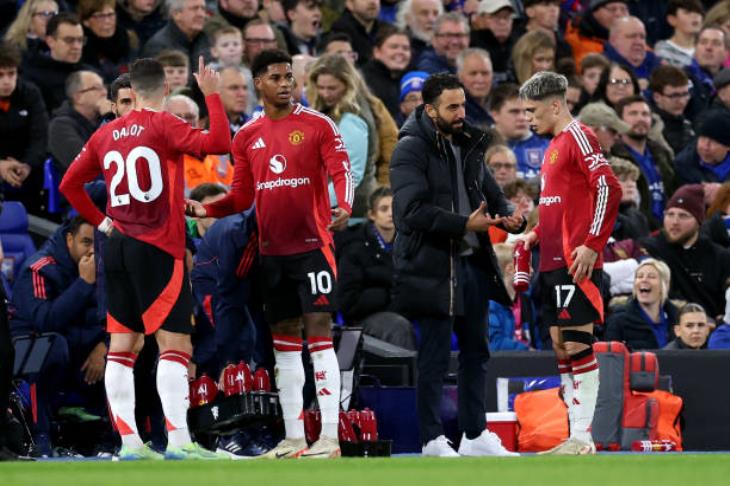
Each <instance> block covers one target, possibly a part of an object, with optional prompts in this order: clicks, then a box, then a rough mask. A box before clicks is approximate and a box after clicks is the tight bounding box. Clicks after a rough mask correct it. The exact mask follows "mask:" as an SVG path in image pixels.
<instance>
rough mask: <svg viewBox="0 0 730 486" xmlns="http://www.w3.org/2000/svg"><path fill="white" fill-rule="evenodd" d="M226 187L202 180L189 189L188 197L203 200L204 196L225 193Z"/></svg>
mask: <svg viewBox="0 0 730 486" xmlns="http://www.w3.org/2000/svg"><path fill="white" fill-rule="evenodd" d="M227 192H228V191H226V188H225V187H223V186H221V185H220V184H213V183H212V182H203V183H202V184H198V185H197V186H195V187H194V188H193V190H192V191H190V199H192V200H193V201H198V202H203V199H205V198H206V197H211V196H217V195H218V194H226V193H227Z"/></svg>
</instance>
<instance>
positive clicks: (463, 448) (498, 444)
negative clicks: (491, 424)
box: [459, 429, 520, 457]
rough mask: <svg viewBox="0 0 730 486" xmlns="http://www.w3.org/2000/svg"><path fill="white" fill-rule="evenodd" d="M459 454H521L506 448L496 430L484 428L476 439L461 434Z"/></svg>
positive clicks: (508, 455)
mask: <svg viewBox="0 0 730 486" xmlns="http://www.w3.org/2000/svg"><path fill="white" fill-rule="evenodd" d="M459 454H460V455H462V456H501V457H516V456H519V455H520V454H519V453H517V452H511V451H508V450H507V449H505V448H504V446H503V445H502V440H501V439H500V438H499V436H498V435H497V434H495V433H494V432H490V431H489V430H487V429H484V432H482V433H481V435H480V436H479V437H477V438H476V439H467V438H466V434H464V435H462V436H461V444H460V445H459Z"/></svg>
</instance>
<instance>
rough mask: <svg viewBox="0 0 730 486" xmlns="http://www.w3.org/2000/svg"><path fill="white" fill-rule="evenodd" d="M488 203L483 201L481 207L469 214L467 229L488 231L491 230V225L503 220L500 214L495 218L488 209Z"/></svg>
mask: <svg viewBox="0 0 730 486" xmlns="http://www.w3.org/2000/svg"><path fill="white" fill-rule="evenodd" d="M486 209H487V204H486V203H485V202H484V201H482V202H481V204H479V207H478V208H477V209H476V210H475V211H474V212H473V213H471V214H470V215H469V219H468V220H467V221H466V230H467V231H476V232H482V233H486V232H487V231H489V227H490V226H493V225H495V224H499V223H501V222H502V221H503V219H504V218H502V217H501V216H500V215H499V214H498V215H496V216H495V217H494V218H493V217H492V216H491V215H490V214H489V213H488V212H487V211H486Z"/></svg>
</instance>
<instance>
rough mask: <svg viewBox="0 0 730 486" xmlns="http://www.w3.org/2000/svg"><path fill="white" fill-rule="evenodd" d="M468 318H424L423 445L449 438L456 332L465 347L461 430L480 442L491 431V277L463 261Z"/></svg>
mask: <svg viewBox="0 0 730 486" xmlns="http://www.w3.org/2000/svg"><path fill="white" fill-rule="evenodd" d="M459 265H460V272H459V275H460V280H459V282H458V285H457V288H456V290H457V291H459V292H461V296H462V298H463V303H464V315H463V316H457V317H452V318H448V317H446V318H432V317H422V318H420V319H417V320H418V321H419V322H420V323H421V342H420V345H419V349H418V383H417V387H416V393H417V404H418V422H419V427H420V433H421V442H422V443H423V444H426V443H427V442H428V441H430V440H432V439H435V438H436V437H438V436H440V435H443V433H444V432H443V426H442V424H441V398H442V393H443V384H444V377H445V375H446V373H447V372H448V368H449V359H450V356H451V330H452V328H453V329H454V332H455V333H456V337H457V338H458V342H459V350H460V352H459V371H458V391H457V398H458V401H459V409H458V419H459V429H460V430H462V431H463V432H465V433H466V435H467V437H469V438H474V437H476V436H478V435H479V434H481V433H482V431H483V430H484V428H485V427H486V389H485V387H486V377H487V361H489V336H488V327H487V326H488V324H487V311H488V309H489V301H488V298H489V296H488V295H487V293H488V290H487V278H488V277H487V274H486V273H485V272H484V271H483V270H482V269H480V268H478V267H477V266H476V265H473V264H472V263H471V261H470V259H469V258H468V257H466V258H461V259H460V260H459Z"/></svg>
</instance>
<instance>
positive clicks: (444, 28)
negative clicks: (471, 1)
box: [416, 12, 470, 74]
mask: <svg viewBox="0 0 730 486" xmlns="http://www.w3.org/2000/svg"><path fill="white" fill-rule="evenodd" d="M469 31H470V28H469V21H468V20H467V19H466V17H464V16H463V15H461V14H460V13H458V12H448V13H445V14H442V15H439V17H438V18H437V19H436V22H434V24H433V38H432V40H431V48H429V49H426V50H424V51H423V52H422V53H421V56H420V57H419V58H418V61H417V62H416V68H417V69H418V70H419V71H426V72H427V73H429V74H435V73H440V72H444V71H446V72H449V73H451V74H456V59H457V58H458V57H459V54H461V51H463V50H464V49H466V48H467V47H469Z"/></svg>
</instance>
